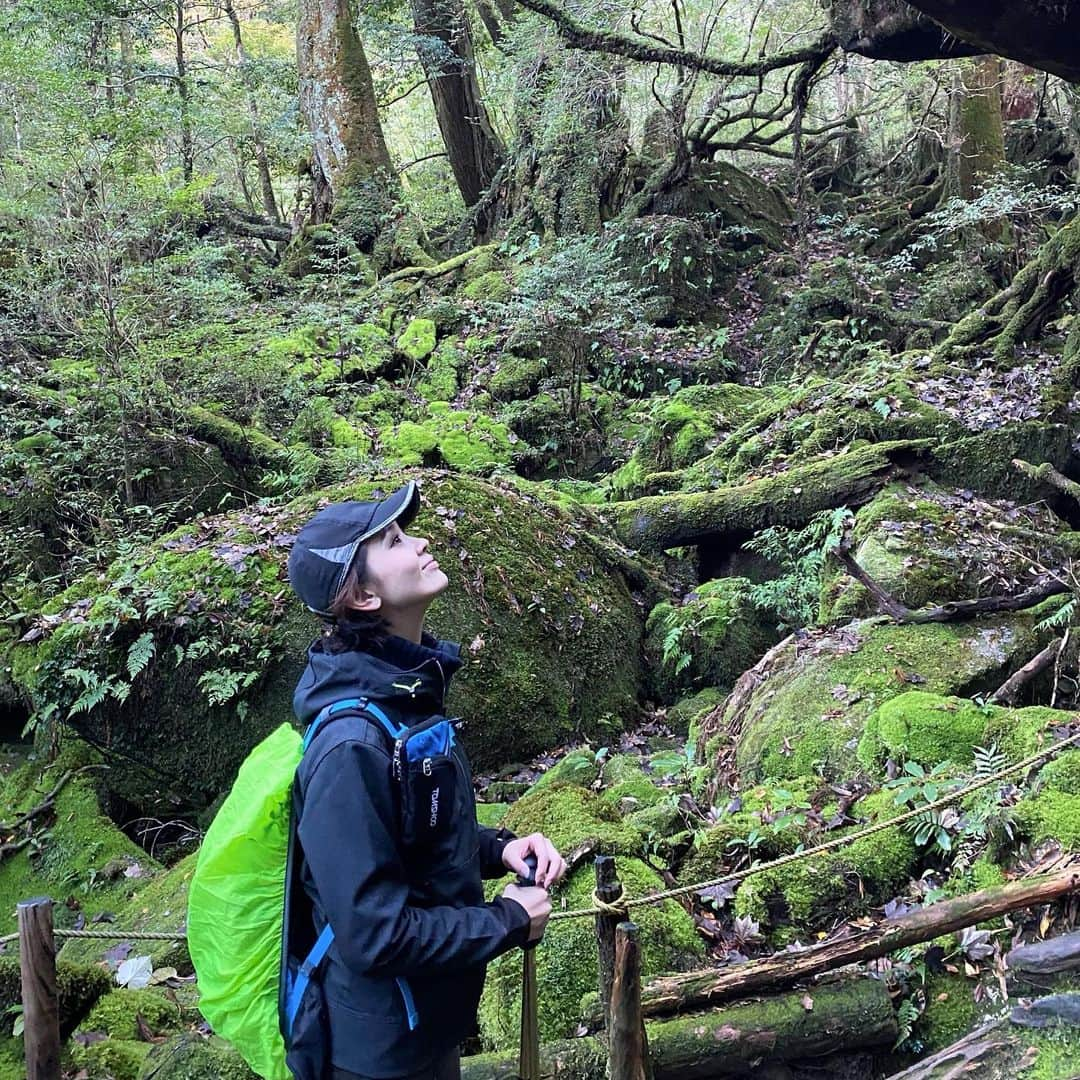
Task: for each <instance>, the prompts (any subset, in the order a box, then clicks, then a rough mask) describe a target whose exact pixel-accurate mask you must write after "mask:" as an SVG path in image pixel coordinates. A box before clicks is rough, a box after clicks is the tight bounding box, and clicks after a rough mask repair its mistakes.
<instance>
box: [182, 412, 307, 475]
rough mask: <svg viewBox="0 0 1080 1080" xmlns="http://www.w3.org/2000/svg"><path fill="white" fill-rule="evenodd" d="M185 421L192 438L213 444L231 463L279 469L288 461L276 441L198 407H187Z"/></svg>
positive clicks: (284, 451)
mask: <svg viewBox="0 0 1080 1080" xmlns="http://www.w3.org/2000/svg"><path fill="white" fill-rule="evenodd" d="M184 418H185V419H186V420H187V423H188V427H189V428H190V430H191V432H192V433H193V434H195V435H197V436H198V437H199V438H200V439H205V440H206V441H207V442H209V443H213V445H214V446H216V447H218V449H219V450H221V452H222V453H223V454H224V455H225V456H226V457H227V458H230V459H231V460H233V461H239V462H250V463H254V464H259V465H266V466H270V467H272V466H278V465H281V464H282V463H283V462H285V461H286V459H287V453H288V452H287V450H286V448H285V447H284V446H283V445H282V444H281V443H279V442H278V441H277V440H276V439H272V438H270V436H269V435H266V434H264V433H263V432H261V431H259V430H257V429H256V428H253V427H244V426H242V425H241V424H237V423H235V422H234V421H232V420H230V419H228V417H225V416H220V415H218V414H217V413H214V412H211V411H210V410H209V409H204V408H203V407H202V406H201V405H188V406H187V407H186V408H185V409H184Z"/></svg>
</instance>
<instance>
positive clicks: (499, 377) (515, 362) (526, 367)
mask: <svg viewBox="0 0 1080 1080" xmlns="http://www.w3.org/2000/svg"><path fill="white" fill-rule="evenodd" d="M543 373H544V363H543V361H542V360H540V359H539V358H538V357H520V356H515V355H514V354H513V353H503V354H502V355H501V356H500V357H499V361H498V366H497V367H496V369H495V371H494V372H493V373H492V375H491V378H490V379H489V380H488V391H489V393H490V394H491V396H492V397H493V398H494V399H495V400H496V401H517V400H518V399H519V398H523V397H528V396H529V395H530V394H531V393H533V392H534V391H535V390H536V387H537V384H538V383H539V382H540V376H541V375H542V374H543Z"/></svg>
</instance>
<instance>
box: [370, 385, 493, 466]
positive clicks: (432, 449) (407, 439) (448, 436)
mask: <svg viewBox="0 0 1080 1080" xmlns="http://www.w3.org/2000/svg"><path fill="white" fill-rule="evenodd" d="M511 440H512V435H511V433H510V432H509V430H508V429H507V427H506V425H505V424H503V423H501V422H500V421H498V420H493V419H492V418H491V417H489V416H487V415H485V414H484V413H478V412H469V411H466V410H461V409H452V408H451V407H450V406H449V405H448V404H447V403H446V402H443V401H433V402H431V404H430V405H429V406H428V409H427V417H426V418H425V419H423V420H420V421H418V422H414V421H411V420H405V421H403V422H402V423H400V424H399V425H398V426H397V427H396V428H395V429H394V430H393V431H391V432H388V433H386V434H384V435H382V436H380V440H379V448H380V451H381V453H382V456H383V457H384V458H385V459H386V460H387V461H389V462H393V463H394V464H395V465H401V466H417V465H426V466H429V467H432V466H448V467H450V468H452V469H457V470H460V471H461V472H466V473H485V472H490V471H491V470H492V469H494V468H495V467H496V466H498V465H509V464H510V461H511V459H512V457H513V453H514V449H513V443H512V441H511Z"/></svg>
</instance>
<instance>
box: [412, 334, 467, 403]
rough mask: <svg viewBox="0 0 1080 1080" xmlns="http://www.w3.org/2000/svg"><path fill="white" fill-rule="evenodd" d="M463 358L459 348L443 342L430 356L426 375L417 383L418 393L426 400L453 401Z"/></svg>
mask: <svg viewBox="0 0 1080 1080" xmlns="http://www.w3.org/2000/svg"><path fill="white" fill-rule="evenodd" d="M463 360H464V358H463V356H462V354H461V353H460V352H459V351H458V350H457V349H455V348H454V347H453V346H452V345H450V344H449V343H447V342H443V344H441V345H440V346H439V347H438V348H437V349H436V350H435V351H434V352H433V353H432V354H431V356H430V357H429V358H428V362H427V368H426V369H425V371H424V377H423V378H422V379H421V380H420V381H419V382H418V383H417V384H416V390H417V393H419V394H420V396H421V397H422V398H424V400H425V401H453V400H454V397H455V396H456V395H457V392H458V373H459V372H460V370H461V368H462V365H463Z"/></svg>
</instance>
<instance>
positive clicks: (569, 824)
mask: <svg viewBox="0 0 1080 1080" xmlns="http://www.w3.org/2000/svg"><path fill="white" fill-rule="evenodd" d="M503 824H504V825H505V826H506V827H507V828H508V829H509V830H510V831H511V832H513V833H516V834H517V835H518V836H524V835H525V834H526V833H531V832H542V833H543V834H544V835H545V836H546V837H547V838H548V839H549V840H550V841H551V842H552V843H553V844H554V845H555V847H556V848H558V850H559V851H560V852H562V853H564V854H565V853H566V852H569V851H573V850H574V848H576V847H578V846H579V845H581V844H583V843H584V842H585V841H587V840H591V841H595V842H596V843H597V844H598V845H599V850H600V852H601V853H605V854H613V853H615V852H628V851H634V850H635V849H636V848H637V835H636V834H635V833H634V832H633V831H632V830H630V829H628V828H627V827H626V824H625V822H623V821H622V819H621V818H620V815H619V812H618V811H617V810H616V809H615V808H614V807H613V806H611V804H610V803H608V802H605V801H604V800H603V799H601V798H600V797H599V796H598V795H596V794H594V793H593V792H592V791H589V790H587V789H585V788H581V787H577V786H576V785H574V784H568V783H565V782H563V783H553V784H547V785H544V786H541V787H539V788H533V789H532V790H531V791H530V792H529V793H528V794H526V795H523V796H522V797H521V798H520V799H518V801H517V802H516V803H514V804H513V806H511V807H510V809H509V810H508V811H507V814H506V817H505V818H504V819H503Z"/></svg>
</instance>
